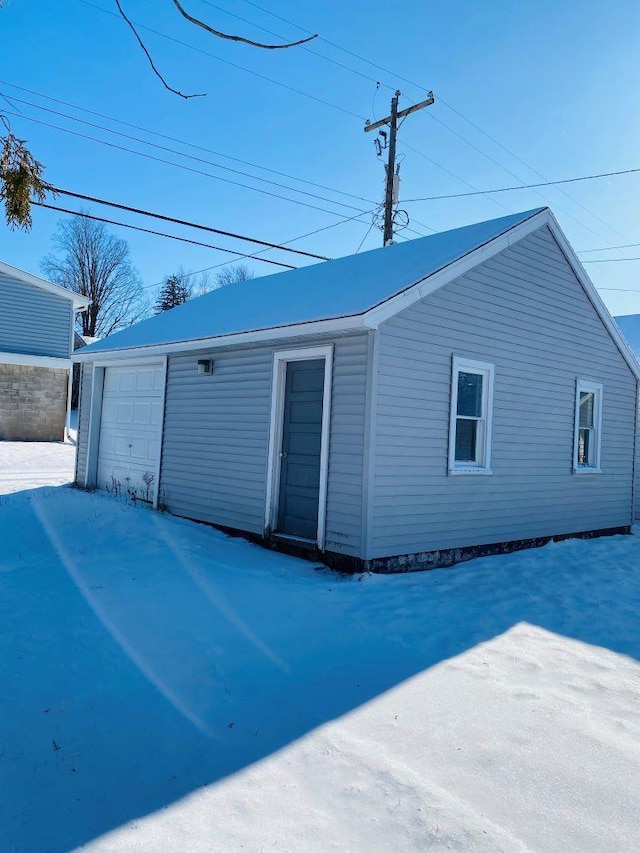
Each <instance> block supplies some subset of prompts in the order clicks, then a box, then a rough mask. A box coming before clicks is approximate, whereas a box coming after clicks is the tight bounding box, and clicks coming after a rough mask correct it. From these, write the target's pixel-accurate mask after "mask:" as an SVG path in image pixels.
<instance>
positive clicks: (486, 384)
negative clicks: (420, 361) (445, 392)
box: [449, 356, 494, 474]
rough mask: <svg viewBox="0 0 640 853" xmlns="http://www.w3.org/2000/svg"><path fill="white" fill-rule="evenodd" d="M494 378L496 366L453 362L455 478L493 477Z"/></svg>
mask: <svg viewBox="0 0 640 853" xmlns="http://www.w3.org/2000/svg"><path fill="white" fill-rule="evenodd" d="M493 374H494V367H493V365H492V364H486V363H485V362H481V361H471V360H469V359H465V358H458V357H457V356H454V358H453V371H452V381H451V419H450V425H449V471H450V472H451V473H452V474H458V473H461V474H490V473H491V428H492V420H493Z"/></svg>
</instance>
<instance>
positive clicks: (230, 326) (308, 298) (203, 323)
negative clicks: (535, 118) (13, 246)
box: [83, 211, 538, 356]
mask: <svg viewBox="0 0 640 853" xmlns="http://www.w3.org/2000/svg"><path fill="white" fill-rule="evenodd" d="M537 212H538V211H528V212H526V213H518V214H514V215H512V216H504V217H502V218H501V219H493V220H491V221H489V222H480V223H477V224H475V225H467V226H466V227H465V228H456V229H454V230H453V231H444V232H442V233H440V234H433V235H431V236H429V237H422V238H421V239H418V240H411V241H408V242H406V243H399V244H397V245H394V246H387V247H384V248H380V249H373V250H372V251H369V252H363V253H362V254H360V255H349V256H348V257H345V258H339V259H338V260H335V261H324V262H322V263H319V264H313V265H311V266H308V267H303V268H301V269H297V270H291V271H288V272H281V273H276V274H275V275H270V276H264V277H262V278H254V279H250V280H249V281H243V282H241V283H239V284H234V285H229V286H227V287H224V288H219V289H217V290H214V291H212V292H211V293H207V294H205V295H204V296H200V297H198V298H197V299H193V300H191V301H190V302H187V303H186V304H185V305H180V306H179V307H177V308H173V309H172V310H171V311H167V312H165V313H163V314H158V315H157V316H155V317H151V318H150V319H148V320H143V321H142V322H140V323H138V324H136V325H135V326H132V327H131V328H129V329H124V330H123V331H120V332H116V333H115V334H113V335H110V336H109V337H107V338H103V339H102V340H101V341H100V342H99V343H96V344H93V345H92V346H91V347H88V348H87V349H86V350H85V352H83V356H85V355H89V353H91V352H97V351H106V350H113V349H124V348H129V347H144V346H154V345H157V344H170V343H177V342H181V341H193V340H199V339H210V338H218V337H221V336H226V335H235V334H239V333H243V332H250V331H257V330H262V329H270V328H276V327H282V326H292V325H299V324H302V323H314V322H318V321H320V320H329V319H337V318H340V317H350V316H354V315H359V314H363V313H365V312H366V311H368V310H369V309H371V308H373V307H375V306H376V305H379V304H380V303H382V302H384V301H386V300H387V299H389V298H390V297H391V296H395V295H396V294H397V293H399V292H401V291H403V290H405V289H406V288H408V287H410V286H411V285H412V284H415V282H416V281H418V280H420V279H423V278H425V277H426V276H428V275H430V274H431V273H433V272H435V271H436V270H438V269H441V268H442V267H445V266H447V265H448V264H450V263H451V262H452V261H455V260H457V259H458V258H460V257H462V256H464V255H466V254H468V253H469V252H472V251H473V250H474V249H477V248H478V247H479V246H482V245H484V244H485V243H487V242H489V241H491V240H493V239H495V237H497V236H498V235H500V234H503V233H504V232H505V231H508V230H509V229H510V228H512V227H513V226H514V225H518V224H520V223H521V222H523V221H524V220H526V219H528V218H529V217H531V216H533V215H534V214H535V213H537Z"/></svg>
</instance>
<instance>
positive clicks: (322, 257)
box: [53, 187, 331, 261]
mask: <svg viewBox="0 0 640 853" xmlns="http://www.w3.org/2000/svg"><path fill="white" fill-rule="evenodd" d="M53 192H54V193H56V194H58V195H64V196H68V197H69V198H76V199H79V200H81V201H91V202H94V203H95V204H102V205H105V206H106V207H114V208H116V209H117V210H125V211H128V212H129V213H136V214H139V215H141V216H149V217H151V218H153V219H160V220H162V221H163V222H172V223H175V224H176V225H184V226H187V227H188V228H196V229H198V230H199V231H207V232H209V233H211V234H219V235H221V236H223V237H231V238H233V239H235V240H242V241H244V242H246V243H254V244H255V245H257V246H266V247H267V248H269V249H279V250H281V251H283V252H290V253H291V254H294V255H302V256H304V257H307V258H313V259H314V260H319V261H330V260H331V258H328V257H327V256H326V255H317V254H314V253H313V252H305V251H303V250H302V249H292V248H291V247H290V246H286V245H285V244H284V243H273V242H270V241H268V240H261V239H259V238H257V237H247V236H246V235H244V234H236V233H235V232H233V231H225V230H223V229H221V228H213V227H212V226H210V225H202V224H201V223H198V222H190V221H189V220H187V219H178V218H177V217H175V216H168V215H166V214H163V213H156V212H155V211H151V210H145V209H144V208H140V207H133V206H132V205H129V204H121V203H120V202H117V201H109V200H108V199H104V198H98V197H96V196H91V195H86V194H85V193H78V192H74V191H73V190H65V189H62V188H60V187H53Z"/></svg>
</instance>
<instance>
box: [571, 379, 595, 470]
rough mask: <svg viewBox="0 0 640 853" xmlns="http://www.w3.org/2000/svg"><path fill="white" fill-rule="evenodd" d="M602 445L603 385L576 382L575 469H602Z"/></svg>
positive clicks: (582, 381)
mask: <svg viewBox="0 0 640 853" xmlns="http://www.w3.org/2000/svg"><path fill="white" fill-rule="evenodd" d="M601 447H602V385H599V384H598V383H596V382H585V381H584V380H583V379H578V380H577V382H576V415H575V436H574V448H573V470H574V471H575V472H576V473H589V472H598V471H600V450H601Z"/></svg>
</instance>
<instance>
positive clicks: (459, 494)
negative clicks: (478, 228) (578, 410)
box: [367, 227, 636, 559]
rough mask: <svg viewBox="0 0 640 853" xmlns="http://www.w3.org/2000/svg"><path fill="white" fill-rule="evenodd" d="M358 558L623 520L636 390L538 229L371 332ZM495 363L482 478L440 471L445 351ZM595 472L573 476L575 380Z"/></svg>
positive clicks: (445, 438) (626, 519) (627, 511)
mask: <svg viewBox="0 0 640 853" xmlns="http://www.w3.org/2000/svg"><path fill="white" fill-rule="evenodd" d="M378 334H379V341H378V358H377V370H376V381H375V389H374V397H375V401H376V403H375V411H376V420H375V424H374V426H373V435H372V453H373V459H374V464H373V466H372V468H373V470H372V480H371V483H370V500H371V502H372V506H371V510H370V514H369V518H370V535H369V548H368V553H367V556H368V557H369V558H371V559H374V558H376V557H383V556H392V555H401V554H411V553H418V552H422V551H432V550H437V549H442V548H456V547H465V546H473V545H480V544H489V543H497V542H503V541H507V540H513V539H529V538H535V537H543V536H550V535H560V534H563V533H575V532H579V531H587V530H595V529H604V528H609V527H619V526H624V525H628V524H629V523H630V521H631V477H632V473H631V472H632V468H631V460H632V459H633V447H634V420H635V418H634V411H635V399H636V390H635V389H636V382H635V378H634V376H633V374H632V372H631V370H630V369H629V366H628V365H627V364H626V362H625V361H624V359H623V357H622V355H621V354H620V352H619V350H618V349H617V347H616V345H615V343H614V342H613V340H612V338H611V337H610V335H609V333H608V332H607V330H606V328H605V326H604V325H603V323H602V321H601V320H600V318H599V317H598V315H597V314H596V312H595V310H594V308H593V306H592V304H591V302H590V301H589V300H588V298H587V297H586V295H585V293H584V291H583V290H582V287H581V285H580V283H579V281H578V280H577V278H576V276H575V274H574V273H573V271H572V269H571V268H570V266H569V264H568V262H567V261H566V259H565V257H564V255H563V254H562V252H561V250H560V248H559V246H558V245H557V243H556V242H555V240H554V238H553V236H552V235H551V232H550V231H549V230H548V228H546V227H543V228H541V229H540V230H538V231H537V232H534V233H533V234H531V235H529V236H528V237H526V238H524V239H523V240H522V241H521V242H519V243H516V244H514V245H513V246H510V247H509V248H508V249H505V250H504V251H503V252H501V253H500V254H498V255H496V256H495V257H494V258H492V259H490V260H488V261H486V262H484V263H482V264H480V265H478V266H477V267H475V268H474V269H472V270H470V271H469V272H468V273H466V274H464V275H463V276H461V277H459V278H458V279H456V280H455V281H453V282H452V283H451V284H449V285H447V286H445V287H444V288H442V289H441V290H439V291H437V292H435V293H433V294H431V295H430V296H428V297H426V298H425V299H423V300H421V301H420V302H418V303H416V304H415V305H413V306H411V307H409V308H407V309H405V310H404V311H402V312H401V313H400V314H398V315H397V316H395V317H393V318H391V319H390V320H388V321H387V322H385V323H384V324H383V325H382V326H381V327H380V329H379V332H378ZM453 355H458V356H460V357H461V358H468V359H472V360H481V361H484V362H487V363H489V364H493V365H495V386H494V404H493V439H492V454H491V470H492V472H493V476H490V477H466V476H462V477H456V476H453V477H452V476H449V475H448V464H447V463H448V445H449V433H450V402H451V364H452V356H453ZM578 377H587V378H589V377H597V379H598V381H599V382H601V383H602V384H603V385H604V386H605V393H604V394H603V400H602V402H603V427H602V460H601V467H602V472H603V473H602V474H601V475H599V476H597V477H579V476H578V477H577V476H575V475H574V474H573V452H574V412H575V395H576V379H577V378H578Z"/></svg>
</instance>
